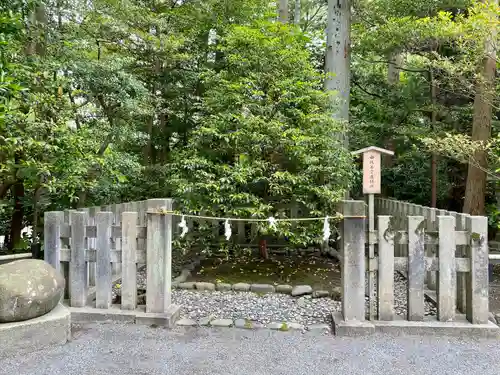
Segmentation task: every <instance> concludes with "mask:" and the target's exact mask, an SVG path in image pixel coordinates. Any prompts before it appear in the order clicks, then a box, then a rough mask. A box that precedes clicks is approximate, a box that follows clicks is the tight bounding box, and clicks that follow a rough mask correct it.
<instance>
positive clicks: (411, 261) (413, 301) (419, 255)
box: [408, 216, 425, 321]
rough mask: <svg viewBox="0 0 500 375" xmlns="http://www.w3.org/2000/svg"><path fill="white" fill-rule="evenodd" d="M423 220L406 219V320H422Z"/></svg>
mask: <svg viewBox="0 0 500 375" xmlns="http://www.w3.org/2000/svg"><path fill="white" fill-rule="evenodd" d="M424 224H425V223H424V218H423V217H422V216H409V217H408V320H412V321H421V320H423V319H424V314H425V310H424V278H425V259H424Z"/></svg>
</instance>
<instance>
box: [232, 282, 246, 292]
mask: <svg viewBox="0 0 500 375" xmlns="http://www.w3.org/2000/svg"><path fill="white" fill-rule="evenodd" d="M233 290H234V291H237V292H248V291H249V290H250V284H246V283H237V284H233Z"/></svg>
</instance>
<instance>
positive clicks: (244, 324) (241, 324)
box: [234, 319, 254, 329]
mask: <svg viewBox="0 0 500 375" xmlns="http://www.w3.org/2000/svg"><path fill="white" fill-rule="evenodd" d="M234 326H235V327H236V328H245V329H252V328H254V327H253V322H252V321H251V320H246V319H237V320H235V321H234Z"/></svg>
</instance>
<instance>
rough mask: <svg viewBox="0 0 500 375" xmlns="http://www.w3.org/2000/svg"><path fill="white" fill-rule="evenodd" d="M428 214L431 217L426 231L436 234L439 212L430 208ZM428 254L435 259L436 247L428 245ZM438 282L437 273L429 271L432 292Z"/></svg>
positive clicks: (428, 278)
mask: <svg viewBox="0 0 500 375" xmlns="http://www.w3.org/2000/svg"><path fill="white" fill-rule="evenodd" d="M428 212H429V215H428V216H427V217H426V222H427V223H426V224H427V225H426V229H427V230H428V231H432V232H435V231H437V230H438V222H437V210H436V209H435V208H430V209H429V211H428ZM426 253H427V256H428V257H429V258H434V257H435V256H436V246H435V245H427V248H426ZM436 280H437V279H436V272H433V271H428V272H427V273H426V281H427V287H428V288H429V289H430V290H436Z"/></svg>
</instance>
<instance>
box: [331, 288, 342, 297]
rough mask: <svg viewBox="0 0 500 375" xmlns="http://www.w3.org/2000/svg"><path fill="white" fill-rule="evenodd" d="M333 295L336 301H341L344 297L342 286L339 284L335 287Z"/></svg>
mask: <svg viewBox="0 0 500 375" xmlns="http://www.w3.org/2000/svg"><path fill="white" fill-rule="evenodd" d="M331 296H332V299H333V300H334V301H340V300H341V299H342V288H340V287H338V286H337V287H335V288H333V289H332V293H331Z"/></svg>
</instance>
